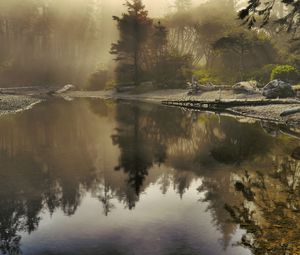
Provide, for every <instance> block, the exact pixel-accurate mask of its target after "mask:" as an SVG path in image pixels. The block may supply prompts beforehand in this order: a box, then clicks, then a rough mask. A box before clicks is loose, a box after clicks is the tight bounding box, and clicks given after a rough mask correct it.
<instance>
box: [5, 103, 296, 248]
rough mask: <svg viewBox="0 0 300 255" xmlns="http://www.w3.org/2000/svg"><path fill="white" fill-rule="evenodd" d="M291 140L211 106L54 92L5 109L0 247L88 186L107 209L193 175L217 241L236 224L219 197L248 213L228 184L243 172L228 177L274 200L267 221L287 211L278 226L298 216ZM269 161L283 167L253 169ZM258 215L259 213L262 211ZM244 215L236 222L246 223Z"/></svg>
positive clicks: (66, 207)
mask: <svg viewBox="0 0 300 255" xmlns="http://www.w3.org/2000/svg"><path fill="white" fill-rule="evenodd" d="M62 109H63V111H62ZM253 137H255V138H256V140H254V139H253ZM294 145H295V142H294V141H291V140H288V139H286V138H285V137H284V138H280V137H279V138H277V137H275V138H273V137H272V136H270V135H269V134H267V133H266V132H264V130H263V129H262V128H261V127H260V125H258V124H254V125H249V124H245V123H239V122H237V121H235V120H233V119H230V118H221V121H220V120H219V118H217V117H216V116H213V115H206V114H199V115H197V114H192V115H190V114H187V113H186V112H181V111H180V110H177V109H169V108H164V107H157V106H152V105H139V106H137V105H134V104H126V103H119V104H113V103H111V102H101V101H100V102H99V101H94V100H79V101H76V102H63V101H60V100H58V101H53V102H48V103H47V104H41V105H39V106H38V107H36V108H34V109H32V110H31V111H28V112H24V113H22V114H20V115H14V116H8V117H6V118H3V119H1V121H0V151H1V153H0V162H1V166H2V167H1V169H0V175H1V187H0V240H1V243H0V249H1V252H2V253H4V254H5V253H7V254H19V253H20V252H21V251H20V240H21V233H23V232H27V233H31V232H32V231H34V230H36V229H37V228H38V225H39V222H40V221H41V218H40V217H41V216H40V215H41V212H42V211H47V212H49V213H50V215H52V214H53V213H55V211H57V210H62V211H63V212H64V213H65V215H68V216H71V215H73V214H75V212H76V210H77V209H78V208H79V207H80V205H81V203H82V200H83V199H84V197H85V195H86V194H87V193H90V194H92V196H93V197H94V198H96V199H98V200H99V202H100V203H101V205H102V210H103V213H104V215H106V216H108V215H109V214H110V213H111V212H112V211H113V210H114V209H115V208H116V206H115V204H114V203H115V202H114V201H119V202H122V203H123V204H124V205H125V207H126V208H128V209H133V208H135V206H136V204H137V203H138V201H139V198H140V195H141V193H143V192H144V191H145V190H146V189H147V187H149V186H150V185H151V184H153V183H155V184H157V185H159V186H160V190H161V192H162V194H166V193H167V191H168V189H174V190H176V192H177V193H178V196H180V197H181V198H184V193H185V191H186V190H187V189H189V187H190V185H191V183H192V181H193V180H195V179H196V178H201V179H202V186H201V187H200V188H199V191H200V192H201V193H202V194H203V193H205V197H204V198H203V199H202V201H203V202H205V203H207V210H208V211H210V212H211V215H212V217H213V225H215V226H216V227H217V228H218V229H219V231H220V232H221V233H222V234H223V240H222V241H223V245H224V248H226V247H227V246H228V244H229V243H230V239H231V235H232V234H233V233H234V231H235V229H236V226H235V225H234V224H232V223H229V222H228V221H227V214H226V210H225V209H224V204H227V205H228V206H227V209H228V210H229V211H230V212H231V214H232V215H233V216H235V219H236V220H237V219H239V220H244V221H246V219H247V220H249V219H250V220H251V217H254V214H251V212H250V211H249V210H248V211H245V210H246V209H245V208H246V207H245V206H244V204H242V206H241V205H240V204H238V201H241V198H240V197H239V196H237V194H236V191H235V190H233V189H232V180H233V179H234V178H233V177H235V178H238V179H236V181H237V180H240V182H239V185H235V186H236V187H237V188H238V190H240V191H241V193H242V194H244V195H246V194H252V193H253V194H254V199H252V200H251V199H250V201H249V202H247V203H250V202H251V203H252V204H253V205H256V202H258V204H259V205H260V206H263V207H262V208H267V209H268V210H271V208H272V206H273V207H274V212H273V211H272V212H268V215H272V213H273V214H274V213H275V212H276V217H277V218H276V217H275V214H274V217H275V218H274V219H273V218H272V221H273V220H275V219H278V218H279V217H280V215H285V214H286V212H288V211H289V212H290V214H289V215H290V216H289V217H287V218H286V220H288V221H287V222H286V223H285V224H286V225H282V224H283V223H284V222H285V221H282V222H281V223H276V224H277V225H278V226H282V227H285V228H287V224H288V223H289V224H291V221H292V220H294V221H293V222H292V223H293V224H295V223H296V218H293V217H292V216H293V215H295V214H296V212H297V210H298V206H299V205H298V200H299V193H298V191H297V190H298V179H297V178H298V170H296V169H298V163H297V162H298V161H297V160H296V159H295V158H297V151H295V152H294V153H293V155H294V158H291V157H288V160H287V159H286V153H287V151H289V148H291V147H295V146H294ZM290 154H292V152H291V153H290ZM273 155H276V157H274V156H273ZM274 158H275V159H274ZM270 165H273V166H274V165H275V166H281V167H280V169H281V170H280V171H279V172H276V174H271V173H269V174H268V175H265V174H264V175H259V174H258V173H256V170H262V171H261V172H263V171H264V169H267V168H269V167H270ZM241 169H249V170H248V172H247V175H246V176H241ZM251 169H255V170H253V171H252V170H251ZM250 170H251V171H250ZM265 176H267V177H265ZM263 177H264V178H265V179H262V178H263ZM247 178H248V179H247ZM263 180H264V181H263ZM271 180H272V181H273V186H272V185H271V183H272V181H271ZM275 180H276V185H281V186H280V188H281V193H280V196H279V194H278V197H277V196H276V197H275V198H276V199H279V198H280V199H279V200H280V201H279V202H278V203H276V204H275V203H273V202H270V201H268V197H267V195H269V196H270V194H269V193H272V192H271V191H272V189H273V188H274V185H275ZM266 182H267V184H266ZM264 185H265V186H264ZM270 185H271V186H270ZM283 190H284V191H283ZM243 191H244V192H243ZM296 191H297V192H296ZM251 192H252V193H251ZM259 194H261V195H259ZM282 194H286V195H285V196H282ZM272 195H274V196H275V193H274V192H273V194H272ZM281 196H282V197H281ZM258 197H260V198H259V200H258ZM248 198H249V197H248ZM275 198H272V199H273V200H274V199H275ZM285 199H286V200H287V201H288V203H286V205H285V207H284V206H283V201H285ZM246 200H247V199H246ZM248 200H249V199H248ZM248 200H247V201H248ZM273 200H272V201H273ZM239 206H240V207H239ZM256 206H257V205H256ZM275 206H276V208H277V209H276V210H275ZM280 206H281V207H280ZM286 207H287V208H286ZM278 208H279V209H278ZM280 208H281V209H280ZM257 212H263V210H262V209H261V208H259V209H257ZM247 213H248V215H247ZM256 215H258V214H256ZM259 215H260V216H259V217H260V219H261V218H263V217H266V216H265V214H263V213H260V214H259ZM266 215H267V214H266ZM243 217H245V219H244V218H243ZM257 217H258V216H257ZM270 217H271V216H268V217H267V220H271V218H270ZM289 218H291V219H289ZM267 220H265V221H264V222H267ZM250 222H251V224H252V225H253V226H260V230H259V231H260V232H259V231H257V232H251V233H252V234H255V235H256V236H255V240H260V239H259V238H260V236H264V235H262V234H260V236H259V235H258V234H257V233H261V232H262V231H264V232H263V233H266V232H267V231H268V228H269V229H270V227H268V226H267V225H259V224H261V223H257V222H259V221H254V220H253V219H252V220H251V221H250ZM239 223H240V222H239ZM246 223H247V224H248V223H249V222H248V221H247V222H245V223H244V225H243V224H242V223H240V224H241V226H242V227H243V228H246V226H248V225H249V224H248V225H247V224H246ZM254 223H255V224H254ZM264 224H265V223H264ZM276 224H275V225H274V224H273V225H274V226H276ZM249 226H250V225H249ZM274 226H273V227H274ZM246 229H247V228H246ZM255 229H256V228H255ZM279 229H280V228H279V227H278V231H279ZM247 231H248V229H247ZM249 231H250V230H249ZM249 231H248V232H249ZM279 232H280V231H279ZM249 233H250V232H249ZM289 233H290V232H289ZM282 236H284V235H283V234H282ZM285 236H289V235H288V234H287V233H286V234H285ZM264 238H266V237H265V236H264ZM273 238H274V237H273ZM253 240H254V237H253ZM266 240H271V239H266ZM276 240H277V239H276ZM255 242H258V241H255ZM266 242H267V241H266ZM245 243H246V242H244V244H245ZM278 243H279V242H278ZM255 245H256V243H255ZM256 254H258V253H256Z"/></svg>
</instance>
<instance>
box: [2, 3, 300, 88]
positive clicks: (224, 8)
mask: <svg viewBox="0 0 300 255" xmlns="http://www.w3.org/2000/svg"><path fill="white" fill-rule="evenodd" d="M124 3H125V1H124V0H22V1H21V0H0V44H1V47H0V86H1V87H10V86H35V85H40V86H61V85H65V84H69V83H71V84H74V85H76V86H77V87H78V88H79V89H93V90H97V89H103V88H110V87H111V86H112V85H113V84H116V82H118V79H119V78H118V77H117V78H116V70H117V69H118V68H119V69H120V68H123V67H122V66H120V63H116V61H114V60H115V57H116V56H114V55H112V54H111V49H112V44H114V43H116V42H118V40H119V38H120V33H122V31H120V30H118V26H117V22H116V20H113V16H117V17H122V13H126V12H127V11H128V10H127V8H126V7H125V6H124ZM143 4H144V5H145V10H147V11H148V17H149V20H150V21H151V22H152V23H153V29H157V27H155V26H157V24H159V26H161V27H160V28H159V29H161V31H162V30H163V29H165V31H166V38H163V37H161V38H160V39H161V40H163V43H164V45H163V47H156V48H155V49H154V48H153V47H152V49H151V50H152V52H154V53H153V54H154V55H153V54H152V56H150V55H149V56H148V57H147V59H146V60H149V59H150V58H152V59H151V61H152V62H153V60H154V57H157V56H158V55H157V54H161V57H160V59H158V60H155V61H156V62H157V64H156V66H153V65H152V66H149V67H148V69H147V68H146V67H143V66H142V65H141V67H140V68H141V69H142V70H141V73H142V76H141V81H143V82H145V81H148V80H151V81H154V82H155V83H159V82H158V81H160V83H161V84H163V86H164V87H166V86H167V84H168V83H170V84H176V82H177V84H179V85H180V86H184V84H185V82H186V80H187V79H190V77H192V75H194V76H196V77H197V78H198V80H199V81H200V82H202V83H206V82H211V83H227V84H228V83H230V84H232V83H234V82H237V81H239V80H241V79H246V78H247V79H252V78H257V77H258V79H263V80H267V78H268V79H269V77H270V70H272V68H273V67H274V66H270V65H275V64H282V63H283V64H285V62H287V60H288V63H289V64H290V63H292V64H293V65H296V66H297V65H298V64H299V62H300V61H299V57H298V56H299V54H298V55H295V54H294V55H291V53H290V52H289V50H287V47H290V43H288V41H287V40H286V37H285V38H282V36H280V35H278V34H276V32H275V30H276V28H274V27H272V26H269V27H266V28H264V30H263V31H251V32H250V31H249V30H248V29H247V28H246V27H242V26H241V21H240V20H238V19H237V12H238V10H239V9H241V8H242V7H244V6H245V5H246V4H247V1H246V0H144V1H143ZM286 11H287V9H286V8H284V6H283V5H282V4H280V3H279V4H278V5H275V7H274V12H273V13H274V15H275V16H277V18H278V17H279V18H280V17H282V15H284V12H286ZM148 37H149V38H151V37H152V36H151V34H149V35H148ZM228 40H229V41H228ZM165 41H166V42H165ZM147 43H148V44H150V43H151V42H150V41H149V40H148V39H147ZM146 46H147V47H149V45H146ZM241 47H242V48H241ZM245 47H246V48H245ZM162 48H163V49H162ZM244 48H245V49H244ZM146 51H149V49H147V50H145V51H144V53H145V52H146ZM162 51H163V52H164V53H163V54H162V53H161V52H162ZM147 54H148V53H147ZM151 61H150V62H151ZM146 62H147V61H146ZM146 62H145V61H143V62H142V64H145V63H146ZM295 63H296V64H295ZM162 67H163V68H165V70H166V71H164V72H163V73H160V74H159V73H155V72H154V71H153V70H154V69H155V68H156V69H157V70H158V71H159V70H162ZM170 67H174V68H173V69H172V70H171V69H170ZM176 68H177V69H176ZM261 70H265V73H263V74H261V73H259V72H261ZM117 71H118V70H117ZM246 71H247V73H246ZM125 73H128V71H126V72H125ZM165 73H168V76H165V77H161V76H162V75H165ZM177 74H179V75H177ZM263 75H264V76H265V77H262V76H263ZM119 76H120V75H119ZM154 76H156V78H152V77H154ZM173 77H174V80H172V78H173ZM266 77H267V78H266ZM127 78H128V77H125V78H124V77H123V78H122V79H123V80H122V79H119V80H120V81H121V82H127V80H128V79H127ZM129 80H130V79H129ZM159 86H160V87H161V85H159ZM159 86H158V87H159ZM176 86H177V85H176Z"/></svg>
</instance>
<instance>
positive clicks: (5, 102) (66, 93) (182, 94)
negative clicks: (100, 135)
mask: <svg viewBox="0 0 300 255" xmlns="http://www.w3.org/2000/svg"><path fill="white" fill-rule="evenodd" d="M73 89H74V88H73V87H72V86H71V85H66V86H64V87H63V88H61V87H60V88H59V87H51V88H50V87H48V88H45V87H25V88H24V87H23V88H10V89H1V88H0V115H2V114H8V113H15V112H19V111H23V110H26V109H30V108H31V107H33V106H34V105H35V104H37V103H39V102H41V101H43V100H48V99H50V98H51V97H62V98H65V99H67V100H72V99H75V98H99V99H103V100H134V101H143V102H150V103H155V104H161V103H162V102H163V101H166V100H170V101H179V102H180V101H187V100H190V101H205V100H206V101H210V102H211V101H217V102H220V101H221V102H222V101H226V100H241V101H246V102H247V101H248V102H250V101H253V100H264V99H265V98H264V96H263V95H261V94H260V93H242V92H240V93H239V92H237V91H234V90H233V89H226V90H213V91H205V92H202V93H199V94H196V95H189V93H188V91H187V90H186V89H172V90H156V91H150V92H146V93H140V94H136V93H130V92H116V91H113V90H110V91H75V90H73ZM285 100H287V101H288V100H290V101H291V103H288V104H275V103H272V102H273V101H272V100H269V101H270V103H268V104H267V105H263V106H262V105H261V106H251V105H250V104H249V106H248V105H247V106H234V107H230V108H228V109H226V111H224V112H223V113H222V112H220V114H227V115H228V114H230V115H234V116H235V117H237V118H251V119H259V120H266V121H270V122H276V123H281V124H286V123H288V124H297V125H298V124H300V113H299V112H297V111H296V112H295V113H292V114H288V115H286V116H283V115H282V113H283V112H286V111H289V110H290V109H297V108H299V107H300V100H299V103H298V100H297V98H295V97H293V98H287V99H285ZM275 101H276V99H274V102H275ZM200 110H201V109H200ZM202 110H203V109H202ZM208 111H209V109H208Z"/></svg>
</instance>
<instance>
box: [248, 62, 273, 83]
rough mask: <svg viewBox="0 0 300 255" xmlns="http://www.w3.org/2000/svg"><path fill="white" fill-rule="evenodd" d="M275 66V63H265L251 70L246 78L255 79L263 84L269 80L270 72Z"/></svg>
mask: <svg viewBox="0 0 300 255" xmlns="http://www.w3.org/2000/svg"><path fill="white" fill-rule="evenodd" d="M275 66H276V65H274V64H268V65H265V66H263V67H262V68H260V69H258V70H255V71H254V72H252V73H251V74H250V75H248V76H249V77H247V78H248V79H250V80H255V81H257V82H258V83H259V84H261V85H262V86H263V85H265V84H267V83H268V82H269V81H270V77H271V73H272V70H273V69H274V67H275Z"/></svg>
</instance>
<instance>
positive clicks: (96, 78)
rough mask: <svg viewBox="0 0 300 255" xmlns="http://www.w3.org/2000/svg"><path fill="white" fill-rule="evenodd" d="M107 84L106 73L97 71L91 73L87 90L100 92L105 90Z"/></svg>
mask: <svg viewBox="0 0 300 255" xmlns="http://www.w3.org/2000/svg"><path fill="white" fill-rule="evenodd" d="M107 82H108V72H107V71H106V70H98V71H97V72H95V73H92V74H91V76H90V78H89V81H88V87H87V88H88V89H89V90H102V89H105V86H106V83H107Z"/></svg>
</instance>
